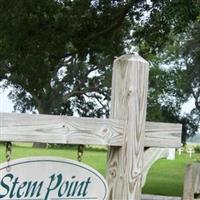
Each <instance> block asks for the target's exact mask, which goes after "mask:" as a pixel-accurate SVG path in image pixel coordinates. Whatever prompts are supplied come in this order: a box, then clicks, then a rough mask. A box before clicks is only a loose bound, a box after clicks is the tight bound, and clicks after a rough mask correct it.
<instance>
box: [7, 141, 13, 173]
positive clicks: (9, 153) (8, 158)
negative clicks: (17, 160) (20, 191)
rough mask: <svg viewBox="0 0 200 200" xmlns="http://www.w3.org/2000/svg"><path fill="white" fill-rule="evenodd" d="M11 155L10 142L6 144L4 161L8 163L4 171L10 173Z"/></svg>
mask: <svg viewBox="0 0 200 200" xmlns="http://www.w3.org/2000/svg"><path fill="white" fill-rule="evenodd" d="M11 154H12V143H11V142H6V161H7V163H8V165H7V167H6V170H7V171H8V172H9V171H10V165H9V164H10V160H11Z"/></svg>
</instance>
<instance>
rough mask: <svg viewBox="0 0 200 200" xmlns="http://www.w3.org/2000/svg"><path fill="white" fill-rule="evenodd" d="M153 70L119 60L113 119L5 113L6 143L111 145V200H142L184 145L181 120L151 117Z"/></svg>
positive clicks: (127, 58) (135, 60) (133, 58)
mask: <svg viewBox="0 0 200 200" xmlns="http://www.w3.org/2000/svg"><path fill="white" fill-rule="evenodd" d="M148 71H149V64H148V62H147V61H145V60H144V59H143V58H141V57H140V56H137V55H124V56H121V57H119V58H117V59H116V60H115V61H114V66H113V77H112V98H111V119H93V118H76V117H67V116H55V115H30V114H16V113H11V114H9V113H0V118H1V119H0V121H1V124H0V130H1V132H0V141H11V142H42V143H61V144H97V145H106V146H108V147H109V150H108V159H107V175H106V177H107V181H108V186H109V198H108V200H130V199H133V200H140V199H141V188H142V184H144V178H143V175H144V174H145V173H146V174H147V171H148V169H149V168H150V167H149V166H151V165H152V164H153V161H154V160H155V159H157V158H158V157H162V156H163V155H164V154H165V153H166V151H165V150H163V148H170V147H171V148H178V147H180V146H181V129H182V126H181V125H180V124H169V123H158V122H146V121H145V120H146V107H147V91H148ZM144 147H153V148H150V149H149V150H148V151H146V152H144ZM161 152H162V153H161Z"/></svg>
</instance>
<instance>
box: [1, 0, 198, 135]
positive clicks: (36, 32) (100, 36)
mask: <svg viewBox="0 0 200 200" xmlns="http://www.w3.org/2000/svg"><path fill="white" fill-rule="evenodd" d="M0 5H1V6H0V81H1V80H3V81H4V85H3V87H8V86H12V88H13V90H12V91H11V92H10V94H9V97H10V99H11V100H12V101H13V102H14V103H15V110H19V111H20V112H26V111H27V110H29V111H31V112H35V110H37V111H39V113H43V114H67V115H79V116H88V117H101V116H106V117H108V116H109V101H110V88H111V71H112V62H113V59H114V57H115V56H120V55H121V54H123V53H125V52H127V51H128V52H129V53H133V50H132V49H133V47H134V49H135V50H136V51H137V52H139V54H141V55H142V56H143V57H144V58H145V59H147V60H148V61H150V63H151V71H150V92H149V99H148V100H149V101H148V115H147V118H148V120H155V121H169V122H183V123H184V124H185V125H184V130H185V132H186V133H187V134H188V129H191V131H190V132H194V129H195V128H196V127H197V124H198V120H199V117H198V116H200V115H199V110H198V109H195V110H193V111H192V114H191V116H192V117H190V118H188V116H186V117H184V118H181V117H180V109H181V105H182V103H183V102H185V101H186V100H187V99H188V97H189V96H190V95H191V91H193V92H194V90H191V87H193V85H195V88H198V86H199V85H198V84H199V79H198V77H197V78H196V75H195V76H193V75H194V74H196V71H198V70H199V67H198V65H196V64H197V63H198V62H199V57H198V56H196V54H194V53H192V52H193V51H191V49H193V45H189V46H190V48H186V49H188V50H189V52H186V53H185V54H186V55H189V57H192V60H193V62H192V63H190V67H189V68H187V70H182V69H181V68H179V67H177V66H176V65H177V64H178V61H177V60H179V59H180V57H179V56H180V53H179V48H181V45H177V44H179V43H178V42H180V41H181V42H182V40H178V41H177V35H178V38H179V35H180V34H181V33H183V32H184V34H185V33H187V28H188V25H189V24H193V23H194V22H198V17H199V5H198V4H196V3H195V1H184V0H178V1H170V0H167V1H157V0H152V1H149V2H148V1H144V0H140V1H138V0H136V1H126V2H125V1H117V0H114V1H107V0H100V1H95V0H94V1H90V0H85V1H83V0H75V1H71V0H60V1H56V0H45V1H41V0H34V1H31V0H18V1H14V0H10V1H9V2H8V1H7V0H0ZM194 27H196V26H194ZM197 27H198V26H197ZM192 30H194V31H191V34H190V35H191V38H193V39H194V41H195V42H193V43H192V44H196V43H197V44H199V39H198V38H199V37H198V33H199V32H198V31H195V30H196V29H195V28H192ZM184 34H182V36H183V38H185V35H184ZM197 46H198V45H197ZM195 49H196V50H195V52H197V55H199V50H198V48H196V47H195ZM169 55H170V56H169ZM170 59H171V60H170ZM175 60H176V62H174V61H175ZM170 61H173V62H174V67H173V69H170V70H164V69H163V68H162V67H161V64H163V63H164V64H168V63H170ZM194 72H195V73H194ZM189 74H190V75H189ZM197 74H198V73H197ZM191 75H192V78H190V76H191ZM185 80H188V81H185ZM188 86H189V87H188ZM193 88H194V87H193ZM197 94H198V93H197ZM195 95H196V93H195ZM196 99H197V100H198V99H199V98H196ZM197 104H198V101H197ZM189 123H190V124H191V125H192V126H189V125H188V124H189ZM191 127H192V128H191ZM195 130H197V128H196V129H195Z"/></svg>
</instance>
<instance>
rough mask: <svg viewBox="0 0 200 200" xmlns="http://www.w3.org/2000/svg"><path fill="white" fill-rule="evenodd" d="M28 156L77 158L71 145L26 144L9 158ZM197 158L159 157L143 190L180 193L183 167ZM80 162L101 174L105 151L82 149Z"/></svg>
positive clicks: (0, 149) (1, 152) (1, 156)
mask: <svg viewBox="0 0 200 200" xmlns="http://www.w3.org/2000/svg"><path fill="white" fill-rule="evenodd" d="M29 156H59V157H63V158H69V159H74V160H76V159H77V150H76V148H74V147H68V148H65V149H39V148H32V147H31V146H30V144H29V145H26V144H18V145H14V146H13V152H12V159H16V158H22V157H29ZM197 158H199V159H200V155H199V154H193V156H192V158H189V155H188V154H182V155H181V156H179V155H176V160H174V161H170V160H165V159H162V160H159V161H157V162H156V163H155V164H154V165H153V167H152V168H151V170H150V172H149V174H148V177H147V182H146V184H145V186H144V188H143V193H146V194H159V195H166V196H182V193H183V179H184V170H185V166H186V164H188V163H192V162H196V161H197ZM4 161H5V146H3V145H0V163H2V162H4ZM82 162H83V163H86V164H88V165H90V166H91V167H93V168H95V169H96V170H97V171H99V172H100V173H101V174H102V175H104V176H105V169H106V150H104V149H103V150H102V149H97V148H95V149H91V148H86V149H85V151H84V155H83V160H82Z"/></svg>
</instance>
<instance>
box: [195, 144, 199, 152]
mask: <svg viewBox="0 0 200 200" xmlns="http://www.w3.org/2000/svg"><path fill="white" fill-rule="evenodd" d="M194 151H195V152H196V153H200V145H196V146H194Z"/></svg>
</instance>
